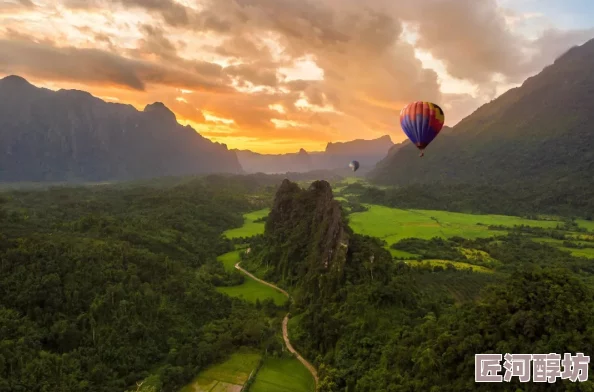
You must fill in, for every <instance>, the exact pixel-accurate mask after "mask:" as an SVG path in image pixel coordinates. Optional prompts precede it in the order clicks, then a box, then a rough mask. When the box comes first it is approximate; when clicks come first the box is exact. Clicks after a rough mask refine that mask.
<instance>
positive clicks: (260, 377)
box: [250, 358, 315, 392]
mask: <svg viewBox="0 0 594 392" xmlns="http://www.w3.org/2000/svg"><path fill="white" fill-rule="evenodd" d="M314 388H315V382H314V379H313V377H312V376H311V373H309V371H308V370H307V369H306V368H305V366H303V365H302V364H301V362H299V361H298V360H297V359H296V358H267V359H265V360H264V364H263V365H262V367H261V368H260V370H259V371H258V374H257V375H256V379H255V381H254V383H253V384H252V385H251V387H250V392H312V391H313V390H314Z"/></svg>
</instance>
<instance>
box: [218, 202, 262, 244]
mask: <svg viewBox="0 0 594 392" xmlns="http://www.w3.org/2000/svg"><path fill="white" fill-rule="evenodd" d="M269 212H270V209H268V208H265V209H263V210H258V211H252V212H249V213H247V214H244V215H243V226H241V227H238V228H235V229H231V230H227V231H226V232H224V233H223V235H224V236H226V237H227V238H240V237H252V236H254V235H258V234H262V233H264V222H255V221H256V220H258V219H262V218H264V217H266V216H267V215H268V213H269Z"/></svg>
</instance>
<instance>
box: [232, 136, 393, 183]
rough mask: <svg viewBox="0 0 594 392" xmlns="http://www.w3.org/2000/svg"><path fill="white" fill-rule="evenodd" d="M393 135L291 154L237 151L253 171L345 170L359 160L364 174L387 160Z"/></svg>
mask: <svg viewBox="0 0 594 392" xmlns="http://www.w3.org/2000/svg"><path fill="white" fill-rule="evenodd" d="M393 144H394V143H392V140H391V139H390V136H388V135H385V136H382V137H380V138H377V139H373V140H362V139H357V140H352V141H350V142H338V143H328V144H327V146H326V149H325V150H324V151H315V152H309V153H308V152H306V151H305V150H304V149H301V150H299V152H298V153H289V154H257V153H254V152H251V151H242V150H235V151H236V153H237V157H238V158H239V162H240V163H241V166H242V167H243V169H244V170H245V171H247V172H249V173H257V172H262V173H285V172H306V171H311V170H332V169H341V168H342V169H345V170H344V173H341V174H347V172H348V170H349V169H348V165H349V162H350V161H352V160H357V161H359V163H360V164H361V168H360V169H359V171H358V172H357V173H364V172H366V171H367V170H369V169H370V168H371V167H373V166H374V165H375V164H376V163H377V162H379V161H380V160H381V159H383V158H384V157H385V156H386V154H387V153H388V150H389V149H390V147H391V146H392V145H393Z"/></svg>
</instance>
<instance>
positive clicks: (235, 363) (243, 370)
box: [180, 352, 262, 392]
mask: <svg viewBox="0 0 594 392" xmlns="http://www.w3.org/2000/svg"><path fill="white" fill-rule="evenodd" d="M261 358H262V356H261V355H260V354H258V353H255V352H238V353H235V354H233V355H231V357H230V358H229V359H228V360H226V361H225V362H223V363H220V364H216V365H213V366H211V367H209V368H208V369H206V370H204V371H202V372H200V374H199V375H198V376H197V377H196V378H195V379H194V380H193V381H192V382H191V383H190V384H188V385H187V386H185V387H184V388H182V389H181V390H180V392H240V391H241V389H242V387H243V384H245V383H246V381H247V380H248V378H249V376H250V374H251V373H252V371H254V370H255V369H256V367H257V366H258V363H259V362H260V359H261Z"/></svg>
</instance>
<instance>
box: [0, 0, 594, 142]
mask: <svg viewBox="0 0 594 392" xmlns="http://www.w3.org/2000/svg"><path fill="white" fill-rule="evenodd" d="M434 3H435V2H434V1H432V0H420V3H419V4H417V5H415V7H412V6H408V5H407V4H410V2H404V1H403V0H402V1H400V0H399V1H392V2H387V1H385V0H370V1H366V2H359V1H354V0H346V1H343V2H341V1H336V0H321V1H318V2H315V6H313V4H314V3H313V2H312V3H311V4H310V3H309V2H308V1H305V0H277V1H273V2H271V1H269V0H241V1H232V0H217V1H214V0H213V1H210V0H204V1H201V0H175V1H174V0H163V1H159V2H143V1H138V0H88V1H81V0H46V1H41V0H34V1H32V2H28V1H21V0H13V1H3V2H0V77H3V76H6V75H10V74H16V75H20V76H23V77H25V78H26V79H28V80H29V81H30V82H31V83H33V84H35V85H37V86H38V87H45V88H50V89H54V90H58V89H62V88H64V89H79V90H86V91H89V92H90V93H91V94H93V95H95V96H97V97H99V98H101V99H103V100H106V101H109V102H117V103H127V104H131V105H133V106H134V107H136V108H137V109H139V110H142V109H143V108H144V107H145V106H146V105H147V104H150V103H153V102H157V101H159V102H163V103H164V104H165V105H166V106H167V107H169V108H170V109H171V110H172V111H173V112H174V113H175V114H176V117H177V119H178V121H179V122H180V123H182V124H187V125H191V126H192V127H194V128H195V129H196V131H198V132H199V133H201V134H202V135H203V136H205V137H207V138H209V139H211V140H214V141H218V142H221V143H225V144H227V145H228V146H229V147H230V148H241V149H251V150H254V151H257V152H269V153H272V152H274V153H278V152H293V151H298V150H299V149H300V148H305V149H308V150H323V149H324V147H325V145H326V143H327V142H331V141H337V140H351V139H356V138H362V139H373V138H376V137H379V136H381V135H383V134H389V135H390V136H391V137H392V139H393V140H394V141H395V142H398V141H401V140H403V139H404V134H403V133H402V130H401V129H400V127H399V125H398V120H397V119H398V113H399V111H400V109H401V108H402V106H403V105H405V104H406V103H408V102H410V101H413V100H429V101H433V102H436V103H438V104H440V105H441V106H442V107H443V108H445V109H447V111H446V124H447V125H450V126H451V125H454V124H456V123H457V122H458V121H459V120H460V119H462V118H463V117H464V116H466V115H468V114H470V113H471V112H472V111H474V110H475V109H476V108H477V107H479V106H480V105H481V104H483V103H486V102H488V101H490V100H492V99H494V98H495V97H497V96H498V95H500V94H502V93H504V92H505V91H507V90H508V89H509V88H511V87H514V86H517V85H519V84H521V83H522V82H523V80H524V79H525V78H527V77H528V76H531V75H533V74H535V73H537V72H539V71H540V70H541V69H542V68H543V67H544V66H546V65H547V64H549V63H551V62H552V61H553V60H554V59H555V58H556V57H557V56H558V55H560V54H561V53H563V52H564V51H565V50H567V49H568V48H569V47H571V46H573V45H576V44H581V43H583V42H584V41H586V40H587V39H589V38H592V37H593V36H594V30H592V28H591V27H589V26H581V25H580V27H579V28H577V27H576V28H573V29H571V27H569V26H567V25H566V23H565V21H566V19H565V18H566V17H567V14H570V13H571V12H572V11H571V5H570V4H571V3H572V1H568V2H564V4H566V7H567V13H566V14H563V13H559V12H558V10H557V9H555V10H556V11H552V10H553V8H550V10H551V11H550V12H549V8H547V7H545V6H542V7H539V3H538V2H527V1H517V2H514V1H506V0H500V1H496V0H485V1H476V2H469V1H461V0H460V1H459V0H452V1H449V2H442V3H440V4H439V5H438V4H437V3H435V4H434ZM544 3H547V4H548V2H546V1H544V2H543V4H544ZM469 7H474V8H476V9H473V10H470V9H469ZM537 7H538V9H537ZM580 12H582V13H583V12H585V10H580ZM556 15H558V18H556ZM487 20H488V21H489V23H486V21H487ZM592 20H594V19H592ZM354 21H356V22H354ZM593 24H594V22H593ZM493 37H497V39H494V38H493ZM551 42H553V44H551Z"/></svg>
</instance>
